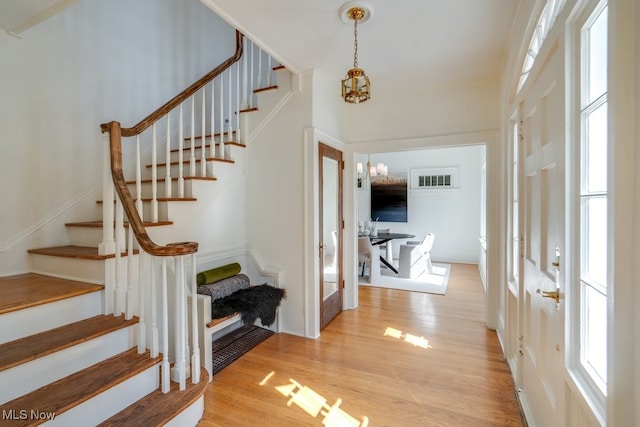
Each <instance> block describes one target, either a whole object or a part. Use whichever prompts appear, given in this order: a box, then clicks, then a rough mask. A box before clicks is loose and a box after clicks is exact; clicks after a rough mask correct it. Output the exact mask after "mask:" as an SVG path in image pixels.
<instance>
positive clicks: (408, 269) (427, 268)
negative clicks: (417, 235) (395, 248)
mask: <svg viewBox="0 0 640 427" xmlns="http://www.w3.org/2000/svg"><path fill="white" fill-rule="evenodd" d="M435 238H436V236H435V234H433V233H429V234H427V235H426V236H425V237H424V239H422V241H421V242H407V244H405V245H400V255H399V257H398V277H400V278H403V279H415V278H417V277H419V276H420V275H421V274H422V273H424V272H427V273H432V272H433V267H432V265H431V248H432V247H433V242H434V241H435Z"/></svg>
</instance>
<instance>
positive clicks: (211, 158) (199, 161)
mask: <svg viewBox="0 0 640 427" xmlns="http://www.w3.org/2000/svg"><path fill="white" fill-rule="evenodd" d="M204 160H205V161H206V162H221V163H235V161H233V160H231V159H222V158H220V157H207V158H205V159H204ZM195 161H196V163H201V162H202V158H200V157H198V158H197V159H195ZM190 163H191V160H190V159H187V160H183V161H182V164H183V165H188V164H190ZM178 164H180V162H179V161H177V160H176V161H174V162H171V163H169V165H171V166H175V165H178ZM146 166H147V168H148V169H150V168H152V167H153V165H146ZM156 166H157V167H159V168H163V167H166V166H167V164H166V163H158V164H157V165H156Z"/></svg>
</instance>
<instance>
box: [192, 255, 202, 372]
mask: <svg viewBox="0 0 640 427" xmlns="http://www.w3.org/2000/svg"><path fill="white" fill-rule="evenodd" d="M196 268H197V266H196V254H195V253H194V254H191V342H192V343H193V344H192V347H193V349H192V353H191V382H192V383H193V384H197V383H199V382H200V344H199V343H198V337H199V336H200V332H199V331H198V284H197V282H196Z"/></svg>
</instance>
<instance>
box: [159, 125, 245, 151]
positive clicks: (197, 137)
mask: <svg viewBox="0 0 640 427" xmlns="http://www.w3.org/2000/svg"><path fill="white" fill-rule="evenodd" d="M235 132H236V131H235V130H234V131H233V133H235ZM217 135H218V134H217V133H216V136H217ZM204 137H205V138H211V135H210V134H206V135H205V136H204ZM193 139H194V140H196V139H197V140H201V139H202V135H195V136H194V137H193ZM190 141H191V138H190V137H189V138H185V142H190ZM218 145H220V143H219V142H216V146H218ZM224 145H233V146H234V147H240V148H247V146H246V145H245V144H243V143H241V142H235V141H225V142H224ZM193 148H195V149H196V150H200V149H202V144H201V145H196V146H195V147H193ZM204 148H205V149H207V148H211V143H209V144H205V145H204ZM190 150H191V147H184V148H183V149H182V151H190ZM178 151H179V150H178V149H177V148H174V149H173V150H171V152H172V153H177V152H178Z"/></svg>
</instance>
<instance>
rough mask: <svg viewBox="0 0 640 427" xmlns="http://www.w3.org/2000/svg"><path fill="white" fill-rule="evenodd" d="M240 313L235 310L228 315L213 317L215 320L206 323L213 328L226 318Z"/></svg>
mask: <svg viewBox="0 0 640 427" xmlns="http://www.w3.org/2000/svg"><path fill="white" fill-rule="evenodd" d="M238 314H240V313H239V312H235V313H231V314H230V315H228V316H225V317H221V318H219V319H213V320H211V322H209V323H207V324H206V327H207V328H213V327H214V326H216V325H218V324H220V323H222V322H224V321H225V320H228V319H231V318H232V317H233V316H237V315H238Z"/></svg>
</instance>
